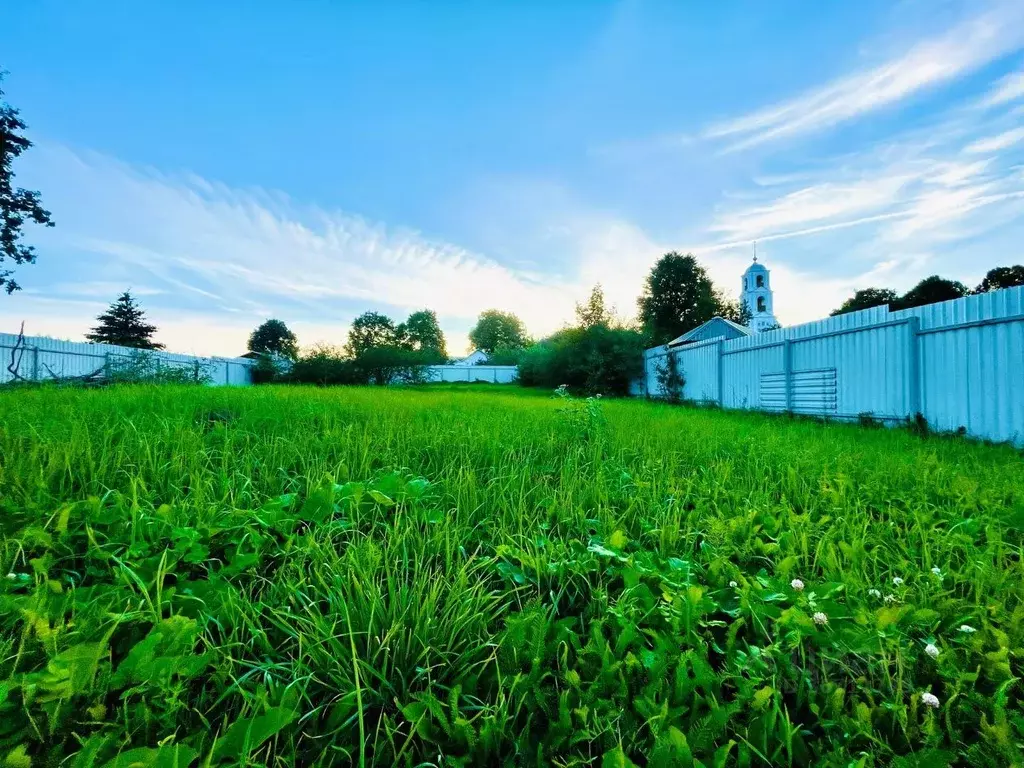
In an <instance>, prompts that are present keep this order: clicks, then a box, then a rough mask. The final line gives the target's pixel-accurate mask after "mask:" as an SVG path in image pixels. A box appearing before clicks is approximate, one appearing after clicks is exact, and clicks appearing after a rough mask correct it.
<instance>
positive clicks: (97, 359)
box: [0, 333, 255, 385]
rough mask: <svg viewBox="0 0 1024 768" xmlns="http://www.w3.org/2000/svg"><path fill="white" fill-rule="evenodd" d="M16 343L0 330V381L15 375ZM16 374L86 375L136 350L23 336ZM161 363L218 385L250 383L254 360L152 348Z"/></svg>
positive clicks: (42, 378)
mask: <svg viewBox="0 0 1024 768" xmlns="http://www.w3.org/2000/svg"><path fill="white" fill-rule="evenodd" d="M17 343H18V336H17V335H16V334H12V333H0V384H2V383H6V382H9V381H11V380H12V379H13V378H14V377H13V376H12V375H11V373H10V372H9V371H8V368H7V367H8V365H9V364H10V363H11V353H12V352H13V351H14V348H15V346H16V345H17ZM19 354H20V358H21V360H20V363H21V364H20V366H18V368H17V370H18V374H19V375H20V376H21V377H23V378H25V379H29V380H31V381H46V380H48V379H51V380H52V379H54V378H61V377H68V376H86V375H88V374H90V373H93V372H94V371H97V370H102V369H104V368H109V366H110V365H111V364H112V363H113V364H115V365H116V364H117V363H118V362H119V361H122V362H123V361H127V360H130V359H132V358H133V356H136V355H138V354H139V350H137V349H132V348H130V347H118V346H115V345H113V344H88V343H85V342H79V341H60V340H58V339H49V338H46V337H44V336H26V337H25V340H24V352H20V351H19ZM149 354H151V355H152V356H153V359H154V360H155V361H159V364H160V365H164V366H173V367H175V368H184V369H186V370H193V369H195V368H196V366H199V367H200V369H201V370H202V371H203V372H204V373H205V374H206V375H207V376H209V378H210V383H212V384H217V385H225V384H231V385H245V384H251V383H252V368H253V366H254V365H255V361H253V360H249V359H248V358H244V357H196V356H195V355H179V354H175V353H173V352H162V351H161V352H151V353H149Z"/></svg>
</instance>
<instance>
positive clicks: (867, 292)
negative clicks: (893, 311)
mask: <svg viewBox="0 0 1024 768" xmlns="http://www.w3.org/2000/svg"><path fill="white" fill-rule="evenodd" d="M898 303H899V295H898V294H897V293H896V291H893V290H890V289H889V288H863V289H862V290H859V291H857V292H855V293H854V294H853V296H851V297H850V298H848V299H847V300H846V301H844V302H843V304H842V306H841V307H839V309H836V310H834V311H833V312H832V316H833V317H835V316H836V315H845V314H847V313H849V312H860V311H861V310H862V309H871V308H872V307H881V306H883V305H884V306H891V307H893V308H895V307H896V305H897V304H898Z"/></svg>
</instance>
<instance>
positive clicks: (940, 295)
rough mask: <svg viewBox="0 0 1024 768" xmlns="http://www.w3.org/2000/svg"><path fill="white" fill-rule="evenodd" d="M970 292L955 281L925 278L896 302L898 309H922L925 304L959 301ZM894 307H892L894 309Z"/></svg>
mask: <svg viewBox="0 0 1024 768" xmlns="http://www.w3.org/2000/svg"><path fill="white" fill-rule="evenodd" d="M968 293H970V291H969V290H968V289H967V286H966V285H964V284H963V283H961V282H958V281H956V280H947V279H946V278H944V277H939V276H938V275H932V276H931V277H926V278H925V279H924V280H922V281H921V282H920V283H918V284H917V285H915V286H914V287H913V288H911V289H910V290H909V291H907V292H906V293H905V294H903V295H902V296H901V297H900V299H899V302H898V308H899V309H910V308H912V307H923V306H925V305H926V304H936V303H938V302H940V301H949V300H951V299H960V298H963V297H964V296H966V295H967V294H968ZM895 308H896V307H894V309H895Z"/></svg>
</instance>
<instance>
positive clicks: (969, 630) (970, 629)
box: [960, 624, 978, 635]
mask: <svg viewBox="0 0 1024 768" xmlns="http://www.w3.org/2000/svg"><path fill="white" fill-rule="evenodd" d="M960 631H961V632H963V633H965V634H968V635H969V634H971V633H972V632H977V631H978V630H976V629H975V628H974V627H972V626H971V625H970V624H961V625H960Z"/></svg>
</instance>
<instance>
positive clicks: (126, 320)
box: [85, 291, 164, 349]
mask: <svg viewBox="0 0 1024 768" xmlns="http://www.w3.org/2000/svg"><path fill="white" fill-rule="evenodd" d="M96 319H97V320H99V323H100V324H99V325H97V326H96V327H95V328H93V329H92V332H91V333H87V334H86V335H85V338H87V339H88V340H89V341H92V342H95V343H97V344H116V345H117V346H120V347H134V348H135V349H163V348H164V345H163V344H159V343H157V342H155V341H153V340H152V336H153V334H154V333H156V326H155V325H150V324H149V323H147V322H146V313H145V312H143V311H142V310H141V309H140V308H139V305H138V304H136V303H135V299H133V298H132V295H131V292H130V291H125V292H124V293H122V294H121V296H120V298H118V300H117V301H115V302H114V303H113V304H111V305H110V308H109V309H108V310H107V311H106V312H104V313H103V314H102V315H100V316H99V317H97V318H96Z"/></svg>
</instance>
